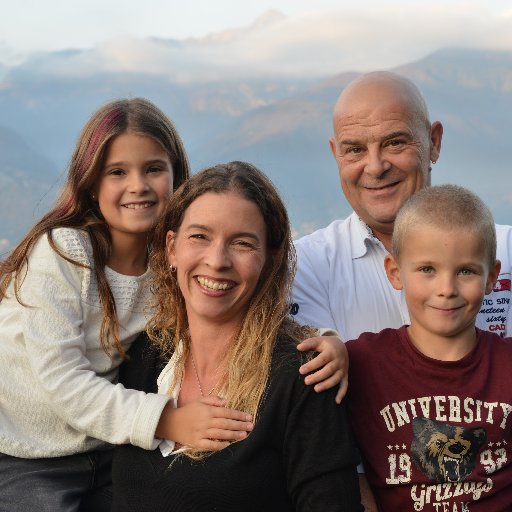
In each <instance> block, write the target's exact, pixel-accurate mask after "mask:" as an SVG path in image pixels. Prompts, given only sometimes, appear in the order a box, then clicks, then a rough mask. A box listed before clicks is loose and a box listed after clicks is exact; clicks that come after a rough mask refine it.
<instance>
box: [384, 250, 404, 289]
mask: <svg viewBox="0 0 512 512" xmlns="http://www.w3.org/2000/svg"><path fill="white" fill-rule="evenodd" d="M384 268H385V269H386V275H387V276H388V280H389V282H390V283H391V286H393V288H394V289H395V290H401V289H402V288H403V284H402V278H401V276H400V267H399V265H398V263H397V261H396V260H395V258H394V257H393V256H391V254H388V255H387V256H386V259H385V260H384Z"/></svg>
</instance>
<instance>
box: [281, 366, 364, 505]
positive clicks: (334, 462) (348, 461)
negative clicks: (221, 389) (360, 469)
mask: <svg viewBox="0 0 512 512" xmlns="http://www.w3.org/2000/svg"><path fill="white" fill-rule="evenodd" d="M286 373H288V372H283V375H282V377H284V378H287V379H289V380H290V381H291V382H293V389H292V391H291V395H290V402H289V403H290V404H291V407H290V410H289V412H288V417H287V420H286V427H285V436H284V447H283V459H284V465H285V472H286V475H287V483H288V484H287V485H288V493H289V495H290V496H291V498H292V502H293V505H294V507H295V510H297V511H309V512H314V511H322V512H323V511H329V512H331V511H339V512H342V511H343V512H348V511H350V512H352V511H360V510H363V508H362V506H361V503H360V494H359V484H358V476H357V471H356V466H357V463H358V454H357V451H356V449H355V445H354V442H353V439H352V435H351V432H350V427H349V425H348V421H347V418H346V411H345V404H344V402H343V403H342V404H341V405H340V406H338V405H336V404H335V401H334V396H335V393H336V390H328V391H325V392H323V393H315V391H314V390H313V389H312V388H311V387H310V386H306V385H305V384H304V383H303V381H302V378H301V377H298V376H297V375H296V374H294V373H293V372H290V373H291V374H288V375H286V376H285V374H286Z"/></svg>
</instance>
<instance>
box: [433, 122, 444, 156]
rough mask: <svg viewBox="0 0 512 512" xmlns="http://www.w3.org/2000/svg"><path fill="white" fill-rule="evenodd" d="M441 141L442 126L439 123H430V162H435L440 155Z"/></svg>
mask: <svg viewBox="0 0 512 512" xmlns="http://www.w3.org/2000/svg"><path fill="white" fill-rule="evenodd" d="M442 139H443V125H442V124H441V123H440V122H439V121H435V122H434V123H432V126H431V127H430V144H431V149H430V160H431V161H432V162H437V161H438V160H439V155H440V153H441V141H442Z"/></svg>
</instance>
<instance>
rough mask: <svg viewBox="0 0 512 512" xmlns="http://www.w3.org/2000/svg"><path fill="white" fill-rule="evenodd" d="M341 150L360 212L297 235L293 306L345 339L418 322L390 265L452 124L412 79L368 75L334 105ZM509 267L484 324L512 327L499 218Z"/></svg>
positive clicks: (481, 319)
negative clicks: (408, 204) (408, 211)
mask: <svg viewBox="0 0 512 512" xmlns="http://www.w3.org/2000/svg"><path fill="white" fill-rule="evenodd" d="M333 128H334V134H333V137H332V138H331V139H330V146H331V151H332V154H333V155H334V158H335V159H336V162H337V164H338V172H339V177H340V182H341V187H342V189H343V193H344V194H345V197H346V198H347V200H348V202H349V203H350V205H351V206H352V208H353V210H354V212H353V213H352V214H351V215H350V216H349V217H348V218H347V219H345V220H337V221H334V222H333V223H332V224H330V225H329V226H327V227H326V228H324V229H321V230H319V231H316V232H314V233H312V234H311V235H308V236H305V237H303V238H301V239H300V240H298V241H297V242H296V248H297V258H298V270H297V276H296V278H295V283H294V307H293V309H292V311H293V312H294V313H295V314H296V317H297V319H298V320H299V321H300V322H301V323H308V324H311V325H322V326H326V327H332V328H335V329H336V330H337V331H338V332H339V333H340V336H341V338H342V339H343V340H344V341H347V340H349V339H353V338H357V337H358V336H359V335H360V334H361V333H362V332H365V331H371V332H379V331H381V330H382V329H384V328H386V327H394V328H397V327H400V326H401V325H403V324H407V323H409V314H408V311H407V307H406V304H405V300H404V298H403V296H402V294H401V292H399V291H396V290H394V289H393V287H392V286H391V284H390V283H389V282H388V280H387V278H386V274H385V272H384V258H385V257H386V255H387V254H388V252H389V250H390V246H391V237H392V234H393V225H394V221H395V217H396V214H397V212H398V210H399V209H400V207H401V206H402V205H403V204H404V202H405V201H406V200H407V199H408V198H409V197H410V196H411V195H412V194H414V193H415V192H416V191H417V190H420V189H421V188H423V187H427V186H430V181H431V171H432V165H433V164H435V163H436V162H437V160H438V158H439V153H440V150H441V140H442V136H443V127H442V125H441V123H440V122H438V121H436V122H433V123H431V122H430V120H429V115H428V110H427V106H426V104H425V100H424V98H423V96H422V94H421V93H420V91H419V90H418V88H417V87H416V86H415V85H414V84H413V83H412V82H411V81H409V80H408V79H406V78H404V77H401V76H399V75H397V74H395V73H390V72H375V73H368V74H365V75H363V76H361V77H359V78H357V79H356V80H354V81H353V82H351V83H350V84H349V85H348V86H347V87H346V88H345V90H344V91H343V92H342V93H341V95H340V97H339V99H338V101H337V103H336V106H335V108H334V114H333ZM496 229H497V235H498V258H499V259H500V260H501V263H502V274H501V275H500V277H499V279H498V283H497V285H496V287H495V289H494V291H493V292H492V293H491V294H490V295H487V296H486V298H485V300H484V304H483V305H482V309H481V311H480V313H479V315H478V319H477V327H480V328H482V329H487V330H489V331H493V332H498V333H500V334H502V335H507V336H512V319H511V317H512V313H511V311H512V310H511V308H510V299H511V291H510V288H511V286H510V272H511V267H512V265H511V262H512V229H511V227H510V226H496Z"/></svg>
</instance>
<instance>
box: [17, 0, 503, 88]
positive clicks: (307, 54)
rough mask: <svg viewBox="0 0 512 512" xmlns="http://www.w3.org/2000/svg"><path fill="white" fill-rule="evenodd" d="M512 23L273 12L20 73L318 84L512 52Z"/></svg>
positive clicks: (126, 41)
mask: <svg viewBox="0 0 512 512" xmlns="http://www.w3.org/2000/svg"><path fill="white" fill-rule="evenodd" d="M511 22H512V10H508V11H502V12H492V11H490V10H489V11H487V10H484V9H483V8H482V6H481V5H479V4H478V3H475V2H460V3H457V4H450V5H442V4H441V5H440V4H438V3H425V4H416V3H413V2H410V3H405V4H404V3H403V2H399V1H397V0H395V1H394V2H393V1H391V2H381V3H378V4H376V5H372V6H371V8H369V6H368V5H364V4H363V5H361V6H360V7H357V6H352V7H343V8H339V9H331V10H312V11H309V12H307V13H302V14H299V15H294V16H284V15H282V14H280V13H277V12H275V11H272V12H269V13H265V14H264V15H263V16H262V17H260V18H259V19H258V20H256V21H255V22H254V23H253V24H251V25H249V26H247V27H240V28H235V29H230V30H226V31H223V32H219V33H215V34H210V35H208V36H206V37H204V38H195V39H185V40H173V39H156V38H149V39H137V38H135V37H130V36H126V37H119V38H116V39H113V40H108V41H104V42H102V43H100V44H98V45H96V46H95V47H94V48H92V49H90V50H80V51H76V52H72V51H70V52H56V53H44V54H39V55H35V56H32V57H30V58H29V59H28V60H27V61H26V62H25V63H24V64H23V65H22V66H20V67H21V68H22V69H25V70H26V69H30V70H32V72H37V73H42V74H46V73H47V74H57V75H65V76H77V77H79V76H84V75H90V74H94V73H97V72H106V71H115V72H134V73H150V74H151V73H154V74H159V75H165V76H168V77H169V80H170V81H173V82H183V83H186V82H192V81H193V82H208V81H215V80H220V79H222V80H225V79H226V78H231V79H237V78H241V77H253V78H254V77H262V78H264V77H266V76H269V75H271V76H273V77H276V76H288V77H290V76H304V75H307V76H310V77H311V78H318V77H321V76H326V75H332V74H335V73H338V72H341V71H366V70H369V69H385V68H390V67H394V66H398V65H401V64H405V63H407V62H411V61H414V60H417V59H418V58H421V57H423V56H424V55H427V54H429V53H431V52H433V51H435V50H437V49H439V48H443V47H467V48H488V49H504V50H512V31H511V30H510V26H511Z"/></svg>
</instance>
